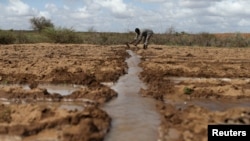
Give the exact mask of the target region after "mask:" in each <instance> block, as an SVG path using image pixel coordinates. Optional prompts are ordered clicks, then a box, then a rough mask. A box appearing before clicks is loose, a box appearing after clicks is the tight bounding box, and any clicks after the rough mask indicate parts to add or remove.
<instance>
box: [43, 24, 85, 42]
mask: <svg viewBox="0 0 250 141" xmlns="http://www.w3.org/2000/svg"><path fill="white" fill-rule="evenodd" d="M42 32H43V33H44V34H45V35H46V36H47V37H48V38H50V39H51V40H52V42H55V43H82V39H81V37H80V36H79V35H78V34H77V33H76V32H75V31H74V30H73V29H68V28H61V27H58V28H46V29H44V30H43V31H42Z"/></svg>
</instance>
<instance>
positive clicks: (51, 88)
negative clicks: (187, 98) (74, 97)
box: [0, 84, 86, 96]
mask: <svg viewBox="0 0 250 141" xmlns="http://www.w3.org/2000/svg"><path fill="white" fill-rule="evenodd" d="M6 86H9V87H22V88H23V89H24V90H30V87H29V85H27V84H23V85H22V84H21V85H20V84H1V85H0V87H6ZM37 87H38V88H44V89H46V90H47V91H48V92H49V93H51V94H53V93H58V94H60V95H62V96H66V95H70V94H71V93H72V92H74V91H76V90H79V89H81V88H85V87H86V86H83V85H74V84H39V85H38V86H37Z"/></svg>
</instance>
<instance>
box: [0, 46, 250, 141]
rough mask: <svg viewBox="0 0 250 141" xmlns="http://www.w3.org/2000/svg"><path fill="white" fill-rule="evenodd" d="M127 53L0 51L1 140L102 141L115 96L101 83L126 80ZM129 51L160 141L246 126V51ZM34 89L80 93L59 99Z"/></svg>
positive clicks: (249, 86)
mask: <svg viewBox="0 0 250 141" xmlns="http://www.w3.org/2000/svg"><path fill="white" fill-rule="evenodd" d="M126 49H127V48H126V46H125V45H116V46H115V45H113V46H99V45H87V44H45V43H42V44H18V45H15V44H14V45H0V65H1V68H0V83H1V86H0V98H1V101H0V103H1V105H0V137H1V138H2V139H3V140H6V141H7V140H12V141H20V140H23V141H32V140H36V139H38V138H39V139H40V140H60V141H79V140H81V141H102V140H103V139H104V137H105V135H106V134H107V132H108V131H109V129H110V124H111V121H112V119H111V117H110V116H109V115H108V114H107V113H106V112H105V111H103V110H102V109H101V106H102V105H103V104H105V103H106V102H108V101H109V100H111V99H112V98H114V97H117V93H116V92H115V91H113V90H112V89H110V88H109V87H107V86H105V85H102V82H116V81H117V80H118V78H119V77H120V76H122V75H124V74H125V73H126V70H127V65H126V63H125V59H126V58H127V57H129V56H128V54H127V53H126ZM130 49H131V50H133V51H134V52H135V53H137V54H138V55H140V56H141V57H142V58H141V63H140V67H141V68H142V69H143V71H142V73H141V74H140V78H141V80H143V82H144V83H145V84H146V85H147V87H148V88H147V89H146V90H141V92H140V94H141V95H142V96H146V97H151V98H154V99H155V100H156V101H157V105H156V106H157V109H158V110H159V113H160V115H161V124H160V125H159V128H160V130H159V140H161V141H182V140H183V141H206V140H207V125H208V124H219V123H224V124H250V109H249V106H250V105H248V103H250V73H249V72H250V48H214V47H209V48H205V47H173V46H159V45H150V46H149V48H148V49H147V50H143V49H142V47H140V48H139V49H138V48H134V47H131V48H130ZM14 84H15V85H14ZM40 84H64V85H72V84H74V85H81V86H84V87H81V88H79V89H77V90H76V91H74V92H72V93H71V94H69V95H60V94H58V93H51V92H49V91H48V90H47V89H46V88H41V87H39V85H40ZM22 85H27V86H28V87H27V88H23V87H22ZM67 102H78V103H79V105H80V107H81V108H62V107H61V106H59V105H61V104H62V103H67ZM235 103H236V104H235ZM216 104H217V105H219V106H217V107H215V106H214V105H216ZM83 131H84V132H83Z"/></svg>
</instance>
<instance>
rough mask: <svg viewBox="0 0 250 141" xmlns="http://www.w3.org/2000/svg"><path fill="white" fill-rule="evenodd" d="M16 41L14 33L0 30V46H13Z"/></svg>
mask: <svg viewBox="0 0 250 141" xmlns="http://www.w3.org/2000/svg"><path fill="white" fill-rule="evenodd" d="M15 41H16V38H15V34H14V33H13V32H12V31H2V30H0V44H13V43H15Z"/></svg>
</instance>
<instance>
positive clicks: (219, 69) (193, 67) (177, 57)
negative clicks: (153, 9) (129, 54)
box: [136, 46, 250, 141]
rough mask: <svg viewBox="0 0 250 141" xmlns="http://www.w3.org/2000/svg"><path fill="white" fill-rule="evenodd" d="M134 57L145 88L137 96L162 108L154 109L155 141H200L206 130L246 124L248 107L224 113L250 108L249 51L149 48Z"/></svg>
mask: <svg viewBox="0 0 250 141" xmlns="http://www.w3.org/2000/svg"><path fill="white" fill-rule="evenodd" d="M136 52H137V53H138V54H139V55H141V56H142V60H143V62H142V63H141V67H142V68H143V70H144V71H143V72H142V73H141V78H142V80H143V81H144V82H146V83H147V84H148V87H149V88H148V89H147V90H143V91H142V94H143V95H145V96H150V97H154V98H155V99H158V100H159V101H163V102H164V104H158V107H159V109H160V113H161V115H162V124H161V130H162V131H163V132H162V133H161V134H160V138H161V140H163V141H182V140H183V141H206V140H207V125H208V124H250V108H249V106H250V105H246V106H245V105H243V104H242V105H241V104H235V106H228V107H224V105H233V104H234V103H243V102H244V103H249V102H250V101H249V99H250V79H249V78H250V73H249V72H250V48H213V47H210V48H206V47H166V46H151V47H150V48H149V49H148V50H138V51H136ZM193 101H199V103H200V104H199V105H205V106H202V107H201V106H198V105H196V104H194V102H193ZM201 102H203V103H201ZM216 102H217V103H220V106H217V107H215V108H213V106H214V105H216ZM196 103H197V102H196ZM228 103H231V104H228ZM221 107H224V108H221Z"/></svg>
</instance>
